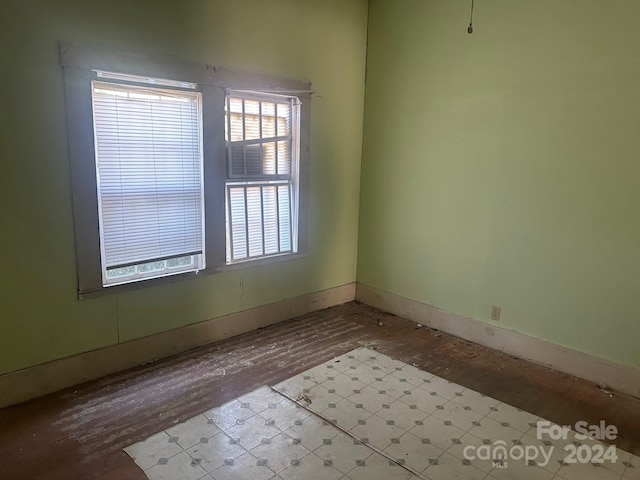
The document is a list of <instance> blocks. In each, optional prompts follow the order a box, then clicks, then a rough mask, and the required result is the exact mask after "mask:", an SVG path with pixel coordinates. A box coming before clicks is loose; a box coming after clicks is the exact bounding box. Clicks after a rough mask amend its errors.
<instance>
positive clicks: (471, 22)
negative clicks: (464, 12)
mask: <svg viewBox="0 0 640 480" xmlns="http://www.w3.org/2000/svg"><path fill="white" fill-rule="evenodd" d="M474 2H475V0H471V15H469V26H468V27H467V33H469V34H471V33H473V3H474Z"/></svg>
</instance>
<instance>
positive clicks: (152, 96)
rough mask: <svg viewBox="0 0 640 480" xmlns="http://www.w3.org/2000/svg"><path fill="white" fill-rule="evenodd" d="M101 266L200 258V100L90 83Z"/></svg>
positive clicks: (149, 89)
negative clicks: (196, 256)
mask: <svg viewBox="0 0 640 480" xmlns="http://www.w3.org/2000/svg"><path fill="white" fill-rule="evenodd" d="M92 93H93V114H94V131H95V144H96V168H97V177H98V201H99V208H100V237H101V241H102V245H101V247H102V257H103V258H102V260H103V261H102V266H103V271H104V270H105V269H110V268H117V267H122V266H128V265H135V264H141V263H145V262H151V261H157V260H162V259H169V258H175V257H182V256H186V255H194V254H199V253H202V249H203V247H202V246H203V199H202V197H203V191H202V147H201V145H202V142H201V131H202V128H201V96H200V93H198V92H195V91H184V90H178V89H171V88H160V87H157V86H136V85H128V84H122V83H115V82H107V81H97V80H96V81H94V82H93V83H92Z"/></svg>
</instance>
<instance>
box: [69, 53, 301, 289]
mask: <svg viewBox="0 0 640 480" xmlns="http://www.w3.org/2000/svg"><path fill="white" fill-rule="evenodd" d="M60 53H61V55H60V58H61V63H62V66H63V69H64V70H63V71H64V87H65V102H66V107H67V127H68V141H69V164H70V172H71V183H72V190H73V196H72V200H73V215H74V229H75V246H76V263H77V273H78V294H79V296H80V297H85V296H93V295H94V294H102V293H105V292H114V291H121V290H126V289H130V288H138V287H139V286H143V285H144V286H147V285H154V284H157V283H160V282H169V281H174V280H177V279H180V278H189V277H191V276H193V275H195V274H206V273H215V272H219V271H224V270H227V269H230V268H245V267H248V266H250V265H255V264H258V263H265V262H277V261H281V260H284V259H289V258H298V257H299V254H301V253H302V254H304V253H305V251H306V192H307V187H306V184H307V177H306V171H307V168H306V165H307V164H308V155H309V119H310V115H309V114H310V112H309V104H310V88H311V85H310V84H309V83H308V82H304V81H299V80H291V79H285V78H277V77H272V76H266V75H259V74H247V73H239V72H233V71H230V70H227V69H224V68H221V67H212V66H207V65H198V64H194V63H191V62H187V61H184V60H182V59H178V58H175V57H166V56H161V55H151V54H143V53H140V52H114V51H112V50H111V49H108V48H104V47H99V46H95V45H91V46H89V45H74V44H68V43H63V42H61V44H60Z"/></svg>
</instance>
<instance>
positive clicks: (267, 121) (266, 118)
mask: <svg viewBox="0 0 640 480" xmlns="http://www.w3.org/2000/svg"><path fill="white" fill-rule="evenodd" d="M275 135H276V104H275V103H272V102H262V138H269V137H275Z"/></svg>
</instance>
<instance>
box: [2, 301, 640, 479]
mask: <svg viewBox="0 0 640 480" xmlns="http://www.w3.org/2000/svg"><path fill="white" fill-rule="evenodd" d="M379 323H382V325H380V324H379ZM359 347H367V348H369V349H371V350H375V351H377V352H380V353H383V354H385V355H388V356H390V357H392V358H394V359H397V360H400V361H402V362H405V363H407V364H409V365H413V366H416V367H417V368H420V369H421V370H424V371H427V372H430V373H432V374H435V375H438V376H440V377H442V378H444V379H446V380H449V381H452V382H455V383H457V384H459V385H462V386H464V387H466V388H469V389H472V390H475V391H477V392H480V393H483V394H485V395H489V396H491V397H493V398H495V399H497V400H500V401H502V402H505V403H508V404H510V405H514V406H516V407H518V408H520V409H522V410H525V411H528V412H532V413H533V414H535V415H537V416H540V417H543V418H547V419H549V420H551V421H553V422H556V423H558V424H563V425H564V424H574V423H575V422H576V421H578V420H585V421H588V422H589V423H591V424H595V423H598V422H599V421H600V420H606V422H607V423H608V424H613V425H616V426H617V427H618V429H619V432H620V434H619V436H618V438H617V440H616V444H617V446H618V447H619V448H620V449H623V450H627V451H630V452H632V453H635V454H640V400H639V399H637V398H632V397H629V396H625V395H621V394H617V393H614V395H613V397H610V396H609V394H607V393H605V392H603V391H601V390H600V389H599V388H598V387H597V386H596V385H593V384H590V383H588V382H584V381H581V380H577V379H575V378H572V377H570V376H567V375H564V374H561V373H558V372H554V371H552V370H549V369H546V368H543V367H539V366H536V365H534V364H531V363H529V362H526V361H524V360H521V359H517V358H514V357H511V356H509V355H505V354H503V353H501V352H497V351H495V350H491V349H489V348H485V347H481V346H479V345H475V344H472V343H470V342H466V341H464V340H461V339H459V338H456V337H452V336H450V335H446V334H443V333H441V332H437V331H434V330H430V329H428V328H424V327H423V328H416V325H415V324H414V323H412V322H410V321H408V320H405V319H402V318H399V317H396V316H394V315H389V314H386V313H383V312H380V311H379V310H376V309H374V308H371V307H368V306H366V305H362V304H359V303H357V302H352V303H348V304H345V305H341V306H337V307H333V308H329V309H326V310H322V311H319V312H315V313H312V314H309V315H305V316H303V317H299V318H297V319H294V320H290V321H287V322H283V323H280V324H277V325H273V326H271V327H269V328H265V329H262V330H258V331H255V332H251V333H248V334H245V335H241V336H238V337H235V338H232V339H229V340H225V341H223V342H219V343H216V344H212V345H209V346H207V347H203V348H200V349H197V350H193V351H191V352H187V353H184V354H181V355H178V356H175V357H172V358H169V359H164V360H160V361H157V362H154V363H151V364H147V365H144V366H140V367H136V368H133V369H131V370H128V371H125V372H122V373H119V374H114V375H110V376H108V377H106V378H103V379H100V380H97V381H93V382H90V383H87V384H84V385H80V386H77V387H74V388H70V389H67V390H64V391H62V392H59V393H55V394H52V395H48V396H46V397H43V398H40V399H36V400H33V401H31V402H27V403H25V404H22V405H18V406H15V407H10V408H6V409H3V410H0V459H2V461H1V462H0V479H11V480H13V479H16V480H24V479H29V480H39V479H42V480H58V479H60V480H73V479H78V480H90V479H100V480H116V479H117V480H145V479H146V476H145V475H144V473H143V472H142V471H141V470H140V469H139V468H138V467H137V466H136V465H135V463H134V462H133V461H132V460H131V458H129V457H128V456H127V455H126V454H125V453H124V452H123V450H122V449H123V448H125V447H127V446H129V445H132V444H134V443H136V442H139V441H141V440H143V439H145V438H147V437H149V436H150V435H153V434H155V433H157V432H159V431H161V430H165V429H168V428H171V427H172V426H174V425H176V424H178V423H181V422H184V421H186V420H187V419H189V418H192V417H194V416H195V415H198V414H200V413H201V412H205V411H208V410H211V409H212V408H214V407H219V406H220V405H222V404H224V403H226V402H229V401H231V400H233V399H234V398H237V397H239V396H241V395H244V394H246V393H247V392H250V391H253V390H255V389H256V388H258V387H260V386H262V385H276V384H278V383H280V382H282V381H284V380H286V379H288V378H291V377H293V376H295V375H298V374H300V373H302V372H304V371H305V370H308V369H309V368H312V367H313V366H316V365H318V364H320V363H323V362H325V361H327V360H330V359H331V358H333V357H336V356H338V355H342V354H344V353H346V352H349V351H351V350H353V349H355V348H359Z"/></svg>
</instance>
